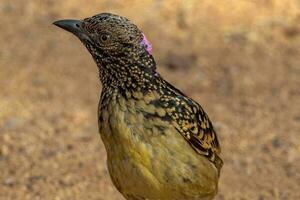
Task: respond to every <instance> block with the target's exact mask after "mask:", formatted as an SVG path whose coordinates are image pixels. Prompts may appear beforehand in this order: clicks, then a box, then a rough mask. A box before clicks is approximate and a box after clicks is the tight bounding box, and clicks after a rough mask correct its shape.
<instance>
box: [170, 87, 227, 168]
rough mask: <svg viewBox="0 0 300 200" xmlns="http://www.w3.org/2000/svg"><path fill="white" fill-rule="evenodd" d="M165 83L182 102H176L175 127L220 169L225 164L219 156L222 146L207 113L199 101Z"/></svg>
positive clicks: (194, 147) (195, 148) (176, 98)
mask: <svg viewBox="0 0 300 200" xmlns="http://www.w3.org/2000/svg"><path fill="white" fill-rule="evenodd" d="M165 84H167V85H168V87H169V88H170V89H171V90H172V91H173V92H174V93H175V94H177V95H176V97H175V100H174V101H175V102H180V103H177V104H176V106H175V107H176V111H175V110H174V113H173V117H174V116H175V119H176V120H175V121H174V125H175V128H176V129H177V130H178V132H180V134H181V135H182V136H183V137H184V138H185V139H186V140H187V141H188V143H189V144H190V145H191V146H192V147H193V149H194V150H195V151H196V152H198V153H199V154H202V155H204V156H206V157H208V158H209V159H210V160H211V161H212V162H213V163H215V165H216V166H217V168H218V169H219V170H220V169H221V167H222V165H223V161H222V160H221V158H220V157H219V154H220V152H221V148H220V144H219V141H218V138H217V134H216V132H215V130H214V128H213V125H212V123H211V121H210V120H209V118H208V116H207V114H206V113H205V112H204V110H203V109H202V107H201V106H200V105H199V104H198V103H197V102H195V101H194V100H192V99H190V98H188V97H187V96H185V95H184V94H183V93H182V92H181V91H179V90H178V89H176V88H175V87H173V86H172V85H171V84H169V83H167V82H165ZM174 105H175V103H174Z"/></svg>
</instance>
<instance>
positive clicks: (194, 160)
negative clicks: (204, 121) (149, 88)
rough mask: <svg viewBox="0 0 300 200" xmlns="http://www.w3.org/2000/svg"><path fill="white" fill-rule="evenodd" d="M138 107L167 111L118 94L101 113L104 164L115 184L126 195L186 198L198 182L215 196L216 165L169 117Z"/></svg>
mask: <svg viewBox="0 0 300 200" xmlns="http://www.w3.org/2000/svg"><path fill="white" fill-rule="evenodd" d="M145 98H147V99H151V96H150V97H149V96H147V97H145ZM148 102H149V101H148ZM141 111H145V112H147V113H159V115H161V116H163V115H164V114H165V113H164V111H162V110H161V109H156V108H155V107H154V106H153V105H149V103H147V101H143V100H140V101H138V100H136V99H135V100H133V99H129V100H125V99H124V98H122V97H118V96H114V98H112V100H111V101H110V103H109V105H108V106H107V107H106V108H102V109H101V111H100V113H99V118H101V119H102V122H99V131H100V134H101V138H102V140H103V142H104V145H105V148H106V150H107V164H108V169H109V172H110V176H111V178H112V181H113V183H114V184H115V186H116V187H117V189H118V190H119V191H120V192H121V193H122V194H123V195H124V196H125V197H126V198H127V199H131V198H130V197H147V199H153V200H154V199H166V200H168V199H170V200H171V199H177V198H178V199H190V198H189V197H188V195H192V196H197V195H198V196H199V197H200V196H201V195H202V194H199V191H200V189H201V188H202V190H203V191H204V193H206V194H205V195H207V194H210V195H211V194H213V195H212V196H214V194H215V193H216V188H217V185H216V182H217V181H216V180H217V179H218V177H217V171H216V169H215V168H214V166H213V165H212V164H211V163H210V162H209V161H207V160H206V159H204V158H202V156H200V155H198V154H196V153H195V152H194V150H193V149H192V148H191V147H190V146H189V145H188V144H187V142H186V141H185V140H184V139H183V138H182V136H181V135H180V134H178V133H177V132H176V130H175V129H174V128H173V126H172V125H171V124H170V122H166V121H163V120H161V119H160V118H146V117H145V116H144V115H143V112H141ZM203 173H204V174H203ZM197 179H199V180H197ZM200 179H202V181H200ZM204 183H205V184H204ZM185 193H187V194H185ZM191 199H194V198H191Z"/></svg>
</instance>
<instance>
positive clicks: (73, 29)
mask: <svg viewBox="0 0 300 200" xmlns="http://www.w3.org/2000/svg"><path fill="white" fill-rule="evenodd" d="M53 24H54V25H56V26H58V27H60V28H62V29H64V30H66V31H69V32H70V33H73V34H74V35H76V36H77V37H78V38H79V39H80V40H82V41H84V42H86V41H91V39H90V37H89V36H88V35H87V33H86V32H85V31H84V30H83V29H82V21H81V20H74V19H64V20H58V21H55V22H53Z"/></svg>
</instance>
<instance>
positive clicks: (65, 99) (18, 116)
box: [0, 0, 300, 200]
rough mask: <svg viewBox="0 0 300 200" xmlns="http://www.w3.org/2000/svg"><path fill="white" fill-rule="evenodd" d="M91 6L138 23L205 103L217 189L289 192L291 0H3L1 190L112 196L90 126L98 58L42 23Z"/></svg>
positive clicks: (226, 196)
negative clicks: (216, 143)
mask: <svg viewBox="0 0 300 200" xmlns="http://www.w3.org/2000/svg"><path fill="white" fill-rule="evenodd" d="M100 12H114V13H117V14H120V15H124V16H127V17H128V18H130V19H131V20H132V21H134V22H135V23H136V24H138V26H139V27H140V28H141V29H142V30H143V31H144V32H145V34H146V35H147V37H148V39H149V40H150V41H151V42H152V44H153V47H154V55H155V57H156V60H157V63H158V70H159V72H160V73H161V74H162V75H163V76H164V77H165V78H166V79H167V80H168V81H170V82H171V83H173V84H174V85H176V86H177V87H178V88H180V89H181V90H182V91H183V92H184V93H186V94H187V95H189V96H191V97H193V98H194V99H195V100H197V101H198V102H200V103H201V104H202V105H203V107H204V108H205V110H206V111H207V112H208V114H209V116H210V118H211V119H212V121H213V122H214V125H215V127H216V129H217V131H218V135H219V139H220V141H221V145H222V156H223V158H224V162H225V165H224V168H223V170H222V174H221V178H220V184H219V193H218V195H217V197H216V199H217V200H240V199H243V200H247V199H249V200H268V199H272V200H273V199H275V200H279V199H280V200H285V199H286V200H297V199H300V190H299V186H300V136H299V134H300V105H299V104H300V99H299V97H300V89H299V86H300V2H299V1H297V0H285V1H283V0H263V1H262V0H251V1H250V0H216V1H211V0H202V1H197V0H189V1H180V0H161V1H159V0H145V1H138V0H128V1H118V0H106V1H104V0H102V1H96V0H89V1H84V0H79V1H72V0H64V1H58V0H46V1H43V0H34V1H33V0H32V1H22V0H16V1H8V0H2V1H1V3H0V18H1V28H0V44H1V47H0V172H1V173H0V199H1V200H2V199H3V200H10V199H11V200H27V199H28V200H32V199H33V200H35V199H36V200H38V199H43V200H44V199H47V200H48V199H49V200H52V199H53V200H68V199H70V200H76V199H81V200H82V199H89V200H101V199H108V200H121V199H123V198H122V197H121V195H120V194H119V193H118V192H117V190H116V189H115V188H114V186H113V185H112V183H111V181H110V178H109V175H108V172H107V169H106V164H105V162H106V153H105V150H104V146H103V144H102V142H101V140H100V137H99V134H98V129H97V111H96V110H97V104H98V99H99V95H100V91H101V84H100V82H99V80H98V72H97V68H96V66H95V64H94V62H93V60H92V58H91V56H90V55H89V53H88V52H87V50H86V49H85V48H84V47H83V46H82V44H81V43H80V42H79V40H78V39H76V38H75V37H74V36H72V35H71V34H69V33H67V32H65V31H63V30H61V29H58V28H57V27H55V26H53V25H51V23H52V22H53V21H54V20H57V19H62V18H85V17H88V16H91V15H94V14H97V13H100ZM128 178H130V177H128Z"/></svg>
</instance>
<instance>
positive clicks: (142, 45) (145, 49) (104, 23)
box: [54, 13, 155, 84]
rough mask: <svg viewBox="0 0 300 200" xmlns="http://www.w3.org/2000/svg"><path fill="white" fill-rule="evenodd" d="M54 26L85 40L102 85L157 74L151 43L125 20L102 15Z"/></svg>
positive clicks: (61, 21)
mask: <svg viewBox="0 0 300 200" xmlns="http://www.w3.org/2000/svg"><path fill="white" fill-rule="evenodd" d="M54 25H56V26H58V27H60V28H63V29H65V30H67V31H69V32H71V33H73V34H74V35H75V36H77V37H78V38H79V39H80V40H81V42H82V43H83V44H84V45H85V46H86V48H87V49H88V50H89V52H90V53H91V55H92V56H93V58H94V60H95V62H96V63H97V65H98V67H99V69H100V77H101V80H102V82H103V81H106V82H109V83H110V84H111V83H115V82H120V81H123V82H124V81H127V80H123V79H124V78H126V77H127V78H128V77H131V76H136V75H137V74H141V73H142V74H143V73H145V72H146V73H150V74H151V73H155V61H154V59H153V57H152V47H151V44H150V43H149V41H148V40H147V38H146V36H145V35H144V33H143V32H142V31H140V30H139V28H138V27H137V26H136V25H135V24H133V23H132V22H131V21H130V20H128V19H127V18H125V17H122V16H118V15H114V14H110V13H102V14H98V15H95V16H93V17H90V18H86V19H84V20H70V19H67V20H59V21H55V22H54ZM127 78H126V79H127ZM130 79H132V77H131V78H130Z"/></svg>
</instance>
